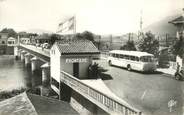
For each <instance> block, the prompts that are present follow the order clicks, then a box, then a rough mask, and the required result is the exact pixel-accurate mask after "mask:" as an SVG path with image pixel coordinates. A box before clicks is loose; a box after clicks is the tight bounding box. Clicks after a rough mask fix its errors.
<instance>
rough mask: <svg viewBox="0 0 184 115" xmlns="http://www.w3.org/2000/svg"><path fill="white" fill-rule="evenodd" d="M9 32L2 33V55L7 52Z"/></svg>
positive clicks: (0, 42) (0, 48)
mask: <svg viewBox="0 0 184 115" xmlns="http://www.w3.org/2000/svg"><path fill="white" fill-rule="evenodd" d="M7 39H8V33H0V55H2V54H6V48H7Z"/></svg>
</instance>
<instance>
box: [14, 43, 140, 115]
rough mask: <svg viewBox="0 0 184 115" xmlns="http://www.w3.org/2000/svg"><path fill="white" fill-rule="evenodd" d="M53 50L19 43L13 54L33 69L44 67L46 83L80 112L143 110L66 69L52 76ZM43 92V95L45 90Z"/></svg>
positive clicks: (124, 114)
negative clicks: (56, 76)
mask: <svg viewBox="0 0 184 115" xmlns="http://www.w3.org/2000/svg"><path fill="white" fill-rule="evenodd" d="M51 53H53V52H52V51H51V50H50V49H42V48H41V47H36V46H33V45H25V44H20V45H19V46H17V47H15V48H14V55H15V56H16V57H18V58H19V57H20V59H21V60H23V61H24V62H25V64H26V66H27V65H30V66H31V68H32V71H33V72H34V71H35V70H36V69H39V68H41V69H42V80H43V81H42V83H43V85H50V86H51V87H52V89H53V90H54V91H55V92H56V93H57V94H58V95H59V99H63V97H65V98H66V97H67V98H69V100H68V99H64V100H67V101H68V102H69V103H70V104H71V105H73V107H74V109H76V110H77V111H78V112H79V113H81V114H99V113H100V114H102V113H103V114H111V115H119V114H121V115H141V114H142V113H141V112H140V111H139V110H137V109H136V108H134V107H132V106H130V105H129V104H127V103H126V102H124V101H123V100H121V99H119V98H117V97H116V96H114V95H109V94H107V93H106V92H104V91H101V90H98V89H97V88H95V87H93V86H91V85H89V84H88V83H86V82H85V80H81V79H79V78H76V76H74V75H71V74H70V73H68V72H66V71H65V70H60V73H59V76H60V77H59V80H58V79H56V80H52V79H53V78H52V76H51V75H50V71H52V66H50V65H52V64H51V63H52V62H51V60H52V59H51V58H52V56H51ZM54 53H55V52H54ZM54 69H55V68H54ZM57 74H58V73H57ZM50 76H51V77H50ZM54 84H55V85H54ZM66 94H67V95H66ZM41 95H43V96H44V92H42V94H41ZM79 98H80V99H81V100H80V99H79ZM76 107H77V108H76Z"/></svg>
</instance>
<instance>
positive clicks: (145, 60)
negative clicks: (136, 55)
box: [140, 56, 154, 62]
mask: <svg viewBox="0 0 184 115" xmlns="http://www.w3.org/2000/svg"><path fill="white" fill-rule="evenodd" d="M140 61H142V62H154V57H153V56H142V57H140Z"/></svg>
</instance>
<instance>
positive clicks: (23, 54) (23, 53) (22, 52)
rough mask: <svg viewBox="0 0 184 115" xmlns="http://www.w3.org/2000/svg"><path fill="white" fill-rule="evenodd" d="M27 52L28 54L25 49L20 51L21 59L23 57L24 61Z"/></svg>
mask: <svg viewBox="0 0 184 115" xmlns="http://www.w3.org/2000/svg"><path fill="white" fill-rule="evenodd" d="M25 54H26V52H25V51H21V53H20V59H21V61H24V59H25Z"/></svg>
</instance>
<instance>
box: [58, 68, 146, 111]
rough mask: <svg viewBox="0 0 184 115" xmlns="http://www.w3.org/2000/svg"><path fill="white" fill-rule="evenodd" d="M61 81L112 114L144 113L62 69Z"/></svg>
mask: <svg viewBox="0 0 184 115" xmlns="http://www.w3.org/2000/svg"><path fill="white" fill-rule="evenodd" d="M60 79H61V81H62V82H63V83H65V84H66V85H68V86H69V87H71V88H72V89H73V90H75V91H76V92H78V93H79V94H81V95H83V96H84V97H86V98H87V99H89V100H90V101H92V102H93V103H95V104H96V105H97V106H99V107H101V108H102V109H104V110H105V111H107V112H108V113H110V114H121V115H141V114H142V113H141V112H140V111H139V110H137V109H135V108H133V107H131V106H129V105H126V104H123V103H121V102H120V101H118V100H117V99H115V98H113V97H110V96H108V95H107V94H104V93H102V92H100V91H98V90H96V89H94V88H92V87H90V86H88V85H87V84H85V83H83V82H81V81H80V80H79V79H77V78H75V77H73V76H72V75H70V74H68V73H66V72H64V71H61V77H60Z"/></svg>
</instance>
